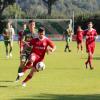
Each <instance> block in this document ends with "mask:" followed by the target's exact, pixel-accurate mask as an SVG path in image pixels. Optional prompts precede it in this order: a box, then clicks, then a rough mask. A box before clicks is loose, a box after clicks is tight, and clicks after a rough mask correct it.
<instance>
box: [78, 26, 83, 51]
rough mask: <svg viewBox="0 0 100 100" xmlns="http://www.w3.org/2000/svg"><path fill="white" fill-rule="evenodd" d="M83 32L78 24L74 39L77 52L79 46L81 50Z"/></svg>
mask: <svg viewBox="0 0 100 100" xmlns="http://www.w3.org/2000/svg"><path fill="white" fill-rule="evenodd" d="M83 33H84V31H83V30H82V28H81V26H78V28H77V33H76V41H77V52H79V49H80V48H81V51H82V52H83Z"/></svg>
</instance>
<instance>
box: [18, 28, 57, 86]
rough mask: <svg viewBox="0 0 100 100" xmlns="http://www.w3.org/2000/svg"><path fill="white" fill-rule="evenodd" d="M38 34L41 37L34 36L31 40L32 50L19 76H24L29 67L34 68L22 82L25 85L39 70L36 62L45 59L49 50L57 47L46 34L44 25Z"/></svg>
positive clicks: (52, 50)
mask: <svg viewBox="0 0 100 100" xmlns="http://www.w3.org/2000/svg"><path fill="white" fill-rule="evenodd" d="M38 35H39V37H37V38H33V39H32V40H31V41H30V43H29V45H30V46H32V52H31V54H30V57H29V60H28V62H27V64H26V65H25V66H24V67H23V70H22V72H21V73H19V76H23V75H24V73H25V72H26V70H27V69H30V68H31V69H32V70H31V72H30V73H29V75H28V76H27V77H26V79H25V80H24V81H23V82H22V85H23V86H25V85H26V82H27V81H28V80H30V79H31V78H32V76H33V75H34V74H35V72H37V71H38V70H37V69H36V64H37V63H38V62H41V61H44V57H45V53H46V52H47V50H48V52H54V51H55V49H56V46H55V44H54V43H53V42H52V41H51V40H50V39H48V38H47V37H46V36H45V29H44V28H43V27H41V28H40V29H39V30H38ZM48 47H49V48H48Z"/></svg>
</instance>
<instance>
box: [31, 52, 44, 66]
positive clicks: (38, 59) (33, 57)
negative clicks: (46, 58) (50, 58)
mask: <svg viewBox="0 0 100 100" xmlns="http://www.w3.org/2000/svg"><path fill="white" fill-rule="evenodd" d="M29 60H30V61H31V62H33V66H34V67H36V64H37V63H38V62H41V61H43V58H41V57H40V56H39V55H37V54H35V53H32V54H31V55H30V57H29Z"/></svg>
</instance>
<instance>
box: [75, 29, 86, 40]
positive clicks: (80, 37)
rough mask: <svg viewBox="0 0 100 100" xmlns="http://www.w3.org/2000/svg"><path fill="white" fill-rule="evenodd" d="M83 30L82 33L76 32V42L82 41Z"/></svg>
mask: <svg viewBox="0 0 100 100" xmlns="http://www.w3.org/2000/svg"><path fill="white" fill-rule="evenodd" d="M83 32H84V31H83V30H82V31H77V34H76V39H77V41H82V39H83Z"/></svg>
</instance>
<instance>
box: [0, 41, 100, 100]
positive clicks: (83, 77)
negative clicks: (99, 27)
mask: <svg viewBox="0 0 100 100" xmlns="http://www.w3.org/2000/svg"><path fill="white" fill-rule="evenodd" d="M55 43H56V45H57V50H56V51H55V52H54V54H51V55H47V56H46V58H45V59H46V60H45V64H46V69H45V70H44V71H41V72H39V73H36V75H35V76H34V77H33V78H32V80H30V81H29V82H28V83H27V86H26V87H22V86H21V81H22V80H23V79H24V78H25V77H23V78H22V79H21V80H20V82H18V83H15V82H14V81H15V78H16V75H17V69H18V65H19V48H18V44H17V42H14V49H13V58H12V59H8V60H7V59H6V58H5V48H4V44H3V42H0V100H100V43H99V42H97V43H96V49H95V54H94V60H93V65H94V67H95V69H94V70H90V69H85V66H84V62H85V61H86V59H87V54H86V53H85V49H84V53H83V55H82V56H81V53H79V54H77V50H76V43H75V42H72V44H71V45H72V52H71V53H68V52H66V53H65V52H64V45H65V42H64V41H58V42H55ZM84 48H85V47H84ZM26 74H28V73H26Z"/></svg>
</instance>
